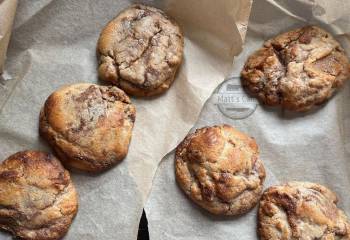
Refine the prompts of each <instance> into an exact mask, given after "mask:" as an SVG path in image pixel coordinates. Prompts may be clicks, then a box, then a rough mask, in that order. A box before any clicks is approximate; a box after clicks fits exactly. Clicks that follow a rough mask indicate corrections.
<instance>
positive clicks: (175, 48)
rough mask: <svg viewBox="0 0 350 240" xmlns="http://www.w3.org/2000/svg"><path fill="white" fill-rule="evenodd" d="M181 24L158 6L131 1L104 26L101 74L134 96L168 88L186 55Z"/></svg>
mask: <svg viewBox="0 0 350 240" xmlns="http://www.w3.org/2000/svg"><path fill="white" fill-rule="evenodd" d="M183 47H184V38H183V35H182V33H181V30H180V28H179V26H178V25H177V24H176V23H175V22H174V21H173V20H171V19H170V18H169V17H168V16H166V15H165V13H164V12H162V11H161V10H159V9H156V8H153V7H148V6H144V5H140V4H137V5H132V6H130V7H129V8H127V9H125V10H124V11H122V12H121V13H120V14H119V15H118V16H117V17H116V18H115V19H113V20H112V21H111V22H109V23H108V24H107V26H106V27H105V28H104V29H103V30H102V32H101V34H100V38H99V40H98V44H97V51H98V54H99V69H98V73H99V77H100V78H101V79H103V80H106V81H109V82H111V83H114V84H116V85H118V86H119V87H120V88H122V89H123V90H124V91H125V92H126V93H128V94H130V95H134V96H139V97H144V96H153V95H158V94H161V93H163V92H165V91H166V90H167V89H168V88H169V87H170V85H171V83H172V82H173V80H174V78H175V73H176V71H177V69H178V68H179V66H180V64H181V62H182V58H183Z"/></svg>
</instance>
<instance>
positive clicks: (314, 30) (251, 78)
mask: <svg viewBox="0 0 350 240" xmlns="http://www.w3.org/2000/svg"><path fill="white" fill-rule="evenodd" d="M349 70H350V65H349V59H348V57H347V56H346V55H345V52H344V50H343V49H342V47H341V46H340V44H339V43H338V42H337V41H336V40H335V39H334V38H333V37H332V36H331V35H330V34H329V33H328V32H326V31H324V30H323V29H320V28H318V27H313V26H312V27H303V28H299V29H295V30H293V31H290V32H286V33H283V34H281V35H278V36H277V37H275V38H273V39H271V40H268V41H267V42H265V43H264V46H263V47H262V48H260V49H259V50H258V51H256V52H255V53H254V54H252V55H251V56H250V57H249V58H248V60H247V62H246V64H245V66H244V68H243V70H242V81H243V85H244V86H245V87H246V88H247V89H248V90H249V92H251V93H252V94H253V95H255V96H256V97H257V98H258V99H260V100H261V102H263V103H264V104H267V105H272V106H274V105H281V106H282V107H283V108H285V109H289V110H293V111H307V110H309V109H311V108H312V107H313V106H314V105H318V104H321V103H323V102H325V101H326V100H327V99H328V98H330V97H331V96H332V94H333V92H334V91H335V90H337V89H338V88H339V87H341V86H342V85H343V83H344V81H345V80H347V79H348V78H349V75H350V71H349Z"/></svg>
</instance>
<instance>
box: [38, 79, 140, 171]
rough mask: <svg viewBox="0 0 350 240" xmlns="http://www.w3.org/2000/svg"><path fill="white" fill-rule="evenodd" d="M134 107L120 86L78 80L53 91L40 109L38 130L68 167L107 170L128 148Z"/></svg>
mask: <svg viewBox="0 0 350 240" xmlns="http://www.w3.org/2000/svg"><path fill="white" fill-rule="evenodd" d="M134 121H135V107H134V106H133V105H132V104H131V102H130V99H129V97H128V96H127V95H126V94H125V93H124V92H123V91H122V90H120V89H119V88H117V87H113V86H98V85H95V84H88V83H80V84H74V85H70V86H66V87H63V88H61V89H59V90H57V91H55V92H54V93H52V94H51V95H50V96H49V98H48V99H47V100H46V102H45V105H44V107H43V108H42V110H41V112H40V128H39V129H40V134H41V136H43V137H44V138H45V139H46V140H47V141H48V143H49V144H50V145H51V146H52V148H53V149H54V151H55V152H56V153H57V155H58V156H59V158H60V160H61V161H62V162H63V163H64V164H65V165H66V166H69V167H72V168H76V169H80V170H83V171H89V172H100V171H103V170H106V169H108V168H110V167H111V166H113V165H114V164H116V163H117V162H119V161H121V160H122V159H123V158H124V157H125V156H126V155H127V152H128V148H129V143H130V139H131V133H132V129H133V125H134Z"/></svg>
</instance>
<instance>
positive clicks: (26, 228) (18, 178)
mask: <svg viewBox="0 0 350 240" xmlns="http://www.w3.org/2000/svg"><path fill="white" fill-rule="evenodd" d="M77 211H78V196H77V192H76V190H75V188H74V186H73V184H72V181H71V179H70V175H69V173H68V171H67V170H65V169H64V168H63V167H62V165H61V163H60V162H59V161H58V159H56V158H55V157H54V156H52V155H50V154H47V153H43V152H39V151H24V152H18V153H16V154H14V155H12V156H10V157H9V158H7V159H6V160H5V161H4V162H2V163H1V164H0V228H1V229H4V230H6V231H9V232H11V233H12V234H13V235H15V236H16V237H18V238H21V239H27V240H55V239H61V238H62V237H63V236H64V235H65V234H66V232H67V231H68V228H69V226H70V225H71V223H72V221H73V218H74V217H75V215H76V213H77Z"/></svg>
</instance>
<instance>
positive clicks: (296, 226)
mask: <svg viewBox="0 0 350 240" xmlns="http://www.w3.org/2000/svg"><path fill="white" fill-rule="evenodd" d="M336 203H337V197H336V195H335V193H333V192H332V191H331V190H329V189H328V188H326V187H324V186H322V185H319V184H316V183H310V182H289V183H286V184H284V185H278V186H273V187H270V188H268V189H267V190H266V191H265V192H264V194H263V196H262V198H261V201H260V208H259V229H258V231H259V234H260V238H261V239H266V240H267V239H269V240H277V239H281V240H282V239H283V240H297V239H303V240H304V239H305V240H312V239H320V240H336V239H338V240H348V239H350V223H349V220H348V219H347V217H346V215H345V214H344V212H343V211H342V210H340V209H338V208H337V206H336Z"/></svg>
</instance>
